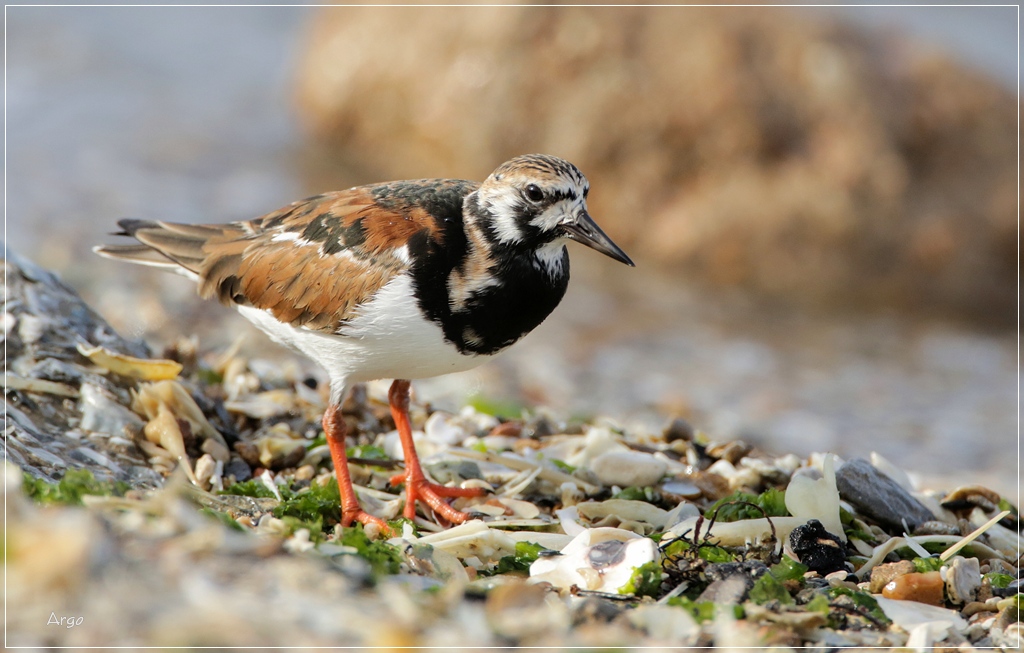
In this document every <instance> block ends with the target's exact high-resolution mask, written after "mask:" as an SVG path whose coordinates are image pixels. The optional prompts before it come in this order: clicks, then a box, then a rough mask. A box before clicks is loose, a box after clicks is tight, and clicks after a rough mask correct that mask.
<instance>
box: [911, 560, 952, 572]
mask: <svg viewBox="0 0 1024 653" xmlns="http://www.w3.org/2000/svg"><path fill="white" fill-rule="evenodd" d="M911 562H913V563H914V568H915V569H917V571H918V572H919V573H922V574H925V573H928V572H929V571H938V570H939V569H942V565H943V564H945V563H943V562H942V561H941V560H939V559H938V558H914V559H913V560H912V561H911Z"/></svg>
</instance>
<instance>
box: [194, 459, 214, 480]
mask: <svg viewBox="0 0 1024 653" xmlns="http://www.w3.org/2000/svg"><path fill="white" fill-rule="evenodd" d="M216 470H217V461H216V460H214V459H213V456H211V455H210V454H208V453H204V454H203V455H202V456H200V457H199V460H197V461H196V468H195V474H196V480H197V481H199V486H200V487H202V488H208V487H209V486H210V479H212V478H213V473H214V472H215V471H216Z"/></svg>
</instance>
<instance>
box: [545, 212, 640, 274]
mask: <svg viewBox="0 0 1024 653" xmlns="http://www.w3.org/2000/svg"><path fill="white" fill-rule="evenodd" d="M561 228H562V231H564V232H565V235H566V236H568V237H569V238H572V239H573V240H575V241H576V242H578V243H583V244H584V245H586V246H587V247H590V248H591V249H596V250H597V251H599V252H601V253H602V254H605V255H607V256H610V257H612V258H613V259H615V260H616V261H619V262H621V263H625V264H626V265H628V266H630V267H636V264H634V263H633V261H632V260H631V259H630V258H629V257H628V256H626V253H625V252H624V251H622V248H621V247H619V246H618V245H616V244H615V243H613V242H612V239H611V238H609V237H608V236H607V235H606V234H605V233H604V232H603V231H601V227H598V226H597V223H596V222H594V219H593V218H591V217H590V214H588V213H587V212H586V211H583V212H582V213H580V214H579V215H577V216H576V217H575V218H574V219H572V220H569V221H568V222H563V223H562V224H561Z"/></svg>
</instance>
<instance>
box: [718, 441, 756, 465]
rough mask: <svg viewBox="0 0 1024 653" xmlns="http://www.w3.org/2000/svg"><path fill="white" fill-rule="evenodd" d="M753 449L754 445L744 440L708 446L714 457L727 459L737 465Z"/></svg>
mask: <svg viewBox="0 0 1024 653" xmlns="http://www.w3.org/2000/svg"><path fill="white" fill-rule="evenodd" d="M751 449H753V447H751V446H750V445H749V444H747V443H746V442H743V441H742V440H732V441H730V442H726V443H725V444H716V445H713V446H710V447H708V449H707V452H708V455H709V456H711V457H712V458H717V459H719V460H726V461H728V462H730V463H732V464H733V465H736V464H738V463H739V462H740V460H741V459H742V458H743V457H744V456H746V455H747V454H748V453H750V451H751Z"/></svg>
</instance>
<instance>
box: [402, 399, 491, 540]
mask: <svg viewBox="0 0 1024 653" xmlns="http://www.w3.org/2000/svg"><path fill="white" fill-rule="evenodd" d="M388 400H389V402H390V404H391V416H392V417H393V418H394V419H395V428H397V429H398V435H399V437H400V438H401V439H402V451H403V452H405V473H404V474H399V475H397V476H393V477H392V478H391V484H392V485H398V484H399V483H405V513H404V514H405V517H406V518H407V519H413V518H414V517H416V502H417V501H422V502H423V503H425V504H427V505H428V506H430V507H431V508H433V509H434V512H436V513H437V514H439V515H441V516H442V517H444V518H445V519H447V520H448V521H450V522H451V523H453V524H461V523H462V522H464V521H466V520H467V519H469V515H467V514H466V513H464V512H459V511H458V510H456V509H455V508H452V507H451V506H450V505H448V503H447V502H445V500H444V499H443V498H442V497H479V496H483V495H484V493H485V492H484V490H483V488H461V487H448V486H446V485H438V484H437V483H431V482H430V481H428V480H427V477H426V475H424V474H423V468H422V467H421V466H420V458H419V456H418V455H416V445H415V444H414V443H413V441H412V427H411V426H410V425H409V382H408V381H406V380H404V379H395V382H394V383H392V384H391V390H390V391H389V392H388Z"/></svg>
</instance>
